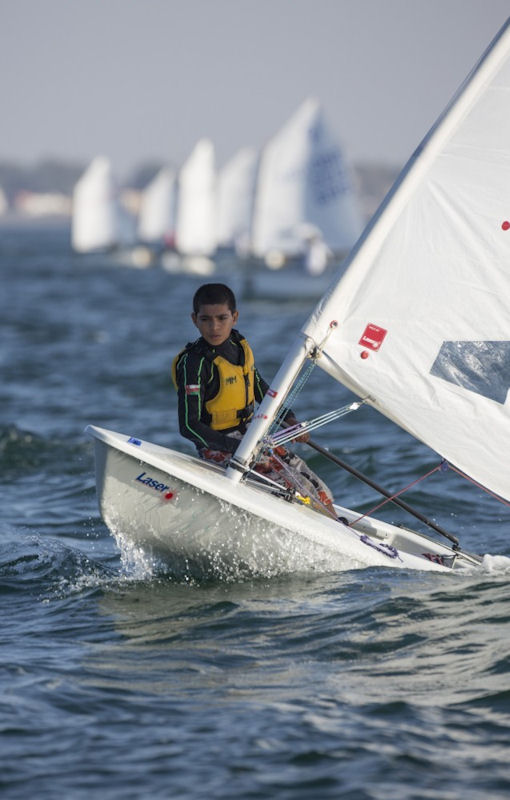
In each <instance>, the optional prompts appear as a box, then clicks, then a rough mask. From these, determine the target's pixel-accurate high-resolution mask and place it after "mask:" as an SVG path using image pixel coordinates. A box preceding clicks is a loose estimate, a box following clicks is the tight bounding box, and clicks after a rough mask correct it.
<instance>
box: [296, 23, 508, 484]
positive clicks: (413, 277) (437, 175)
mask: <svg viewBox="0 0 510 800" xmlns="http://www.w3.org/2000/svg"><path fill="white" fill-rule="evenodd" d="M509 25H510V20H509V22H507V24H506V25H505V26H504V27H503V29H502V30H501V32H500V34H499V35H498V36H497V37H496V39H495V40H494V42H493V43H492V45H491V46H490V47H489V49H488V50H487V52H486V54H485V55H484V57H483V58H482V59H481V61H480V62H479V64H478V65H477V67H476V68H475V69H474V70H473V72H472V73H471V75H470V76H469V78H468V79H467V80H466V82H465V83H464V85H463V86H462V87H461V89H460V90H459V92H458V93H457V95H456V97H455V98H454V100H453V101H452V103H451V104H450V106H449V107H448V108H447V109H446V111H445V112H444V114H443V115H442V116H441V117H440V118H439V120H438V122H437V123H436V125H435V126H434V127H433V128H432V130H431V131H430V133H429V134H428V135H427V137H426V138H425V139H424V141H423V143H422V145H421V146H420V147H419V148H418V150H417V151H416V153H415V154H414V156H413V157H412V158H411V160H410V162H409V164H408V165H407V166H406V168H405V169H404V171H403V173H402V175H401V177H400V178H399V180H398V181H397V183H396V185H395V188H394V189H393V190H392V192H391V193H390V195H389V198H388V199H387V201H386V202H385V203H384V204H383V206H382V207H381V209H380V211H379V212H378V214H377V215H376V218H375V219H374V221H373V223H372V224H371V226H370V228H369V229H368V230H367V231H366V232H365V235H364V236H363V239H362V240H361V241H360V243H359V245H358V247H357V248H355V251H354V252H353V253H352V254H351V257H350V266H349V267H348V269H347V272H346V273H345V275H344V277H343V278H342V279H341V280H340V282H339V283H338V285H337V286H336V287H334V288H333V289H332V291H331V293H330V294H329V296H326V297H325V298H324V299H323V301H322V302H321V303H320V304H319V306H318V307H317V309H316V310H315V312H314V313H313V315H312V316H311V318H310V319H309V320H308V322H307V323H306V325H305V326H304V327H303V333H304V334H305V336H307V337H310V338H311V339H312V340H313V341H314V342H315V343H317V344H321V343H322V342H323V341H324V339H326V341H325V343H324V345H323V347H322V351H323V355H322V357H321V358H320V359H319V360H318V364H319V366H321V367H322V368H323V369H324V370H326V371H327V372H329V373H330V374H331V375H333V376H334V377H335V378H336V379H338V380H339V381H341V382H342V383H343V384H345V385H346V386H348V387H350V388H351V389H352V390H353V391H354V392H356V393H357V394H358V395H360V396H361V397H369V398H370V402H371V403H372V404H373V405H374V406H375V408H377V410H378V411H380V412H381V413H383V414H385V415H386V416H387V417H389V418H390V419H392V420H393V421H394V422H396V423H397V424H398V425H400V426H401V427H402V428H404V429H406V430H407V431H409V432H410V433H411V434H412V435H413V436H415V437H416V438H417V439H420V440H422V441H423V442H425V443H426V444H427V445H428V446H430V447H431V448H432V449H434V450H435V451H436V452H437V453H439V454H440V455H441V456H442V457H444V458H445V459H447V460H448V461H449V462H451V463H452V464H453V465H455V466H456V467H457V468H459V469H461V470H462V471H463V472H465V473H467V474H468V475H469V476H471V477H472V478H473V479H474V480H476V481H478V482H480V483H481V484H482V485H484V486H486V487H488V488H490V489H491V490H493V491H494V492H496V493H498V494H499V495H501V496H502V497H504V498H506V499H509V500H510V469H509V466H508V461H507V459H508V453H509V452H510V400H509V398H508V388H509V386H510V310H509V298H510V202H509V200H510V189H509V187H510V103H509V97H510V55H509V53H510V27H509ZM335 323H336V327H330V326H331V325H332V324H333V325H334V324H335Z"/></svg>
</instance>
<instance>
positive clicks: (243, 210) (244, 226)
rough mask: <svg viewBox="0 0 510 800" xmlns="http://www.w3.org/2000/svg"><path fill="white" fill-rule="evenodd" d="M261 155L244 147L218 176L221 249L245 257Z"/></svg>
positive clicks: (219, 238) (218, 226)
mask: <svg viewBox="0 0 510 800" xmlns="http://www.w3.org/2000/svg"><path fill="white" fill-rule="evenodd" d="M257 166H258V154H257V151H256V150H255V149H253V148H252V147H243V148H241V149H240V150H238V151H237V153H235V154H234V156H233V157H232V158H231V159H230V161H228V162H227V163H226V164H225V166H224V167H223V168H222V169H221V170H220V172H219V173H218V194H217V197H218V222H217V229H218V245H219V247H224V248H229V249H233V250H236V251H238V252H240V253H243V252H244V250H245V249H246V248H247V247H248V243H249V236H250V228H251V220H252V216H253V203H254V199H255V184H256V178H257Z"/></svg>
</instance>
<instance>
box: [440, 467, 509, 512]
mask: <svg viewBox="0 0 510 800" xmlns="http://www.w3.org/2000/svg"><path fill="white" fill-rule="evenodd" d="M445 463H446V464H447V466H448V468H449V469H453V471H454V472H456V473H457V475H460V476H461V478H465V479H466V480H467V481H469V482H470V483H472V484H474V486H476V487H478V489H482V491H484V492H485V493H486V494H488V495H490V497H493V498H494V500H498V501H499V502H500V503H502V504H503V505H504V506H508V507H509V508H510V503H509V502H508V500H505V498H504V497H500V496H499V494H496V493H495V492H491V490H490V489H487V487H486V486H482V484H481V483H478V481H475V479H474V478H470V477H469V475H466V473H465V472H462V470H460V469H457V467H454V466H453V464H450V462H449V461H448V462H445Z"/></svg>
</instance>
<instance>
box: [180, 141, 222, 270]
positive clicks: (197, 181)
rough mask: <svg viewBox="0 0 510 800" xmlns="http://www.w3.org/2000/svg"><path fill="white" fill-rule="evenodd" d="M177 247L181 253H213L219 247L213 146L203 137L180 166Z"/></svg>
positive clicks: (198, 254)
mask: <svg viewBox="0 0 510 800" xmlns="http://www.w3.org/2000/svg"><path fill="white" fill-rule="evenodd" d="M178 180H179V183H178V186H179V188H178V206H177V227H176V247H177V249H178V251H179V252H180V253H181V254H182V255H190V256H210V255H212V254H213V253H214V251H215V250H216V196H215V193H216V174H215V161H214V146H213V144H212V142H211V141H209V139H201V140H200V141H199V142H197V144H196V145H195V147H194V149H193V151H192V153H191V155H190V156H189V157H188V159H187V160H186V162H185V163H184V164H183V166H182V167H181V170H180V172H179V179H178Z"/></svg>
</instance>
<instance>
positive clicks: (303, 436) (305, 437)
mask: <svg viewBox="0 0 510 800" xmlns="http://www.w3.org/2000/svg"><path fill="white" fill-rule="evenodd" d="M285 422H286V424H287V425H288V426H289V428H293V427H294V425H299V422H298V421H297V419H296V417H294V416H292V417H287V419H286V420H285ZM295 441H296V442H309V441H310V434H309V433H308V431H304V432H303V433H300V434H299V436H296V439H295Z"/></svg>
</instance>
